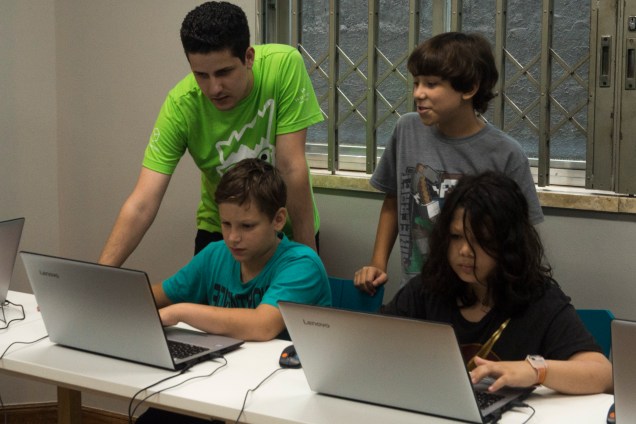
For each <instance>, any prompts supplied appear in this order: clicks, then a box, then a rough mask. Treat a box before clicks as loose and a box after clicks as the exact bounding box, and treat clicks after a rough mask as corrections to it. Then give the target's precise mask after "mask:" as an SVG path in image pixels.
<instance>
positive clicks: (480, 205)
mask: <svg viewBox="0 0 636 424" xmlns="http://www.w3.org/2000/svg"><path fill="white" fill-rule="evenodd" d="M458 209H463V210H464V217H463V220H464V232H466V231H468V230H470V231H471V232H472V236H473V237H474V240H475V241H476V243H478V244H479V246H480V247H481V248H482V249H483V250H484V251H485V252H486V253H487V254H488V255H490V256H491V257H492V258H494V259H495V260H496V266H495V269H494V270H493V272H492V273H491V274H490V275H489V276H488V277H487V281H483V282H481V283H483V284H485V285H486V287H487V296H488V298H489V299H491V301H492V302H493V309H497V310H499V311H500V312H502V313H504V314H506V315H508V316H513V315H515V314H517V313H520V312H522V311H523V310H524V309H525V307H526V306H527V305H528V304H529V303H530V302H531V301H532V300H534V299H536V298H538V297H540V296H541V295H542V294H543V292H544V291H545V288H546V287H547V284H556V283H555V282H554V280H553V279H552V270H551V268H550V266H549V264H547V263H545V262H544V250H543V245H542V243H541V239H540V237H539V234H538V233H537V231H536V229H535V228H534V226H533V225H532V224H531V222H530V219H529V214H528V202H527V200H526V198H525V196H524V195H523V192H522V191H521V189H520V188H519V186H518V185H517V183H516V182H515V181H514V180H512V179H510V178H509V177H507V176H505V175H503V174H501V173H497V172H493V171H487V172H484V173H482V174H479V175H473V176H464V177H462V178H461V179H460V181H459V182H458V183H457V185H456V186H455V188H454V189H453V190H452V192H451V193H450V194H449V195H448V197H447V198H446V199H445V201H444V205H443V207H442V210H441V212H440V214H439V216H438V217H437V220H436V222H435V225H434V227H433V230H432V232H431V235H430V237H429V256H428V259H427V261H426V263H425V264H424V266H423V268H422V279H423V282H424V287H425V288H426V289H428V290H431V291H433V292H435V293H438V294H440V295H442V296H443V297H445V298H447V300H448V301H450V302H457V301H459V303H460V304H461V305H463V306H471V305H474V304H475V303H476V302H477V300H478V299H477V297H476V295H475V293H474V292H473V290H472V289H471V286H470V285H469V284H467V283H465V282H463V281H462V280H461V279H460V278H459V277H458V276H457V274H455V272H454V271H453V269H452V268H451V266H450V264H449V261H448V248H449V243H450V240H451V232H450V226H451V222H452V220H453V216H454V214H455V211H456V210H458ZM467 240H470V237H467Z"/></svg>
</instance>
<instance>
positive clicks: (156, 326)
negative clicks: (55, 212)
mask: <svg viewBox="0 0 636 424" xmlns="http://www.w3.org/2000/svg"><path fill="white" fill-rule="evenodd" d="M20 255H21V258H22V261H23V263H24V265H25V268H26V271H27V275H28V278H29V282H30V283H31V287H32V289H33V294H34V295H35V299H36V301H37V303H38V305H39V307H40V311H41V313H42V319H43V321H44V325H45V327H46V330H47V332H48V335H49V339H50V340H51V341H52V342H53V343H57V344H60V345H63V346H67V347H72V348H75V349H81V350H85V351H89V352H93V353H98V354H101V355H106V356H112V357H116V358H121V359H126V360H129V361H133V362H139V363H142V364H146V365H152V366H156V367H160V368H166V369H172V370H177V369H182V368H184V367H186V366H189V365H191V364H193V363H196V362H201V361H203V360H207V359H209V358H211V357H213V356H216V355H221V354H222V353H225V352H228V351H230V350H233V349H235V348H237V347H238V346H240V345H241V344H242V343H243V341H242V340H237V339H233V338H230V337H224V336H217V335H211V334H206V333H202V332H198V331H192V330H188V329H184V328H177V327H170V328H167V329H164V328H163V326H162V324H161V319H160V317H159V312H158V311H157V307H156V304H155V301H154V297H153V295H152V290H151V287H150V283H149V281H148V276H147V275H146V273H144V272H142V271H135V270H130V269H124V268H114V267H109V266H104V265H98V264H94V263H90V262H82V261H76V260H71V259H65V258H59V257H54V256H47V255H41V254H37V253H31V252H20Z"/></svg>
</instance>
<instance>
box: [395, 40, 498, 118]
mask: <svg viewBox="0 0 636 424" xmlns="http://www.w3.org/2000/svg"><path fill="white" fill-rule="evenodd" d="M406 67H407V68H408V70H409V72H410V73H411V75H413V76H420V75H434V76H438V77H440V78H442V79H444V80H447V81H449V82H450V84H451V86H452V87H453V88H454V89H455V90H456V91H459V92H461V93H467V92H469V91H471V90H472V89H473V87H474V86H476V85H477V86H478V89H477V92H476V93H475V95H474V96H473V99H472V100H473V108H474V109H475V110H476V111H477V112H479V113H484V112H486V110H487V109H488V102H490V100H492V99H493V98H494V97H495V93H494V92H493V89H494V87H495V84H496V83H497V79H499V73H498V72H497V66H496V65H495V58H494V56H493V54H492V49H491V47H490V43H489V42H488V40H486V39H485V38H484V37H483V36H481V35H479V34H466V33H463V32H445V33H442V34H439V35H436V36H434V37H432V38H429V39H428V40H426V41H424V42H423V43H421V44H420V45H418V46H417V47H416V48H415V49H414V50H413V52H412V53H411V54H410V56H409V59H408V62H407V65H406Z"/></svg>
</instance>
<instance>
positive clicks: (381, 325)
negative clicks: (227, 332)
mask: <svg viewBox="0 0 636 424" xmlns="http://www.w3.org/2000/svg"><path fill="white" fill-rule="evenodd" d="M279 308H280V311H281V313H282V315H283V319H284V320H285V324H286V325H287V330H288V331H289V334H290V336H291V340H292V343H293V344H294V346H295V348H296V352H297V353H298V357H299V359H300V362H301V365H302V368H303V370H304V372H305V376H306V377H307V382H308V383H309V387H310V388H311V389H312V390H314V391H316V392H318V393H323V394H327V395H332V396H338V397H343V398H347V399H353V400H358V401H363V402H369V403H373V404H379V405H384V406H389V407H394V408H399V409H406V410H409V411H415V412H420V413H424V414H429V415H435V416H440V417H445V418H452V419H456V420H462V421H467V422H472V423H487V422H491V421H496V420H497V419H498V418H499V417H500V414H501V413H503V411H505V410H507V409H509V408H510V401H511V400H514V399H519V400H520V399H522V398H524V397H526V396H527V395H528V394H529V393H530V392H531V391H532V389H531V388H530V389H523V390H518V389H515V390H513V389H510V390H504V391H500V392H501V393H500V392H497V395H498V396H496V399H492V400H491V401H492V402H493V403H491V404H490V405H488V406H485V407H484V408H480V407H478V398H483V397H489V395H490V394H488V393H485V390H486V388H487V386H488V385H487V383H486V382H484V383H482V384H480V385H478V386H477V387H475V386H473V385H472V384H471V382H470V378H469V375H468V371H467V370H466V367H465V365H464V361H463V359H462V355H461V352H460V348H459V344H458V342H457V338H456V336H455V332H454V330H453V328H452V327H451V326H450V325H448V324H442V323H434V322H430V321H421V320H412V319H404V318H398V317H392V316H386V315H377V314H369V313H364V312H353V311H346V310H341V309H334V308H325V307H319V306H308V305H301V304H296V303H289V302H279ZM482 392H483V394H480V393H482Z"/></svg>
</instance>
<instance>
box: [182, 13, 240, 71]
mask: <svg viewBox="0 0 636 424" xmlns="http://www.w3.org/2000/svg"><path fill="white" fill-rule="evenodd" d="M181 44H183V50H184V51H185V53H186V56H187V55H188V54H189V53H210V52H218V51H223V50H230V51H231V52H232V55H233V56H235V57H238V58H239V59H241V61H242V62H243V63H245V52H246V51H247V48H248V47H249V46H250V28H249V25H248V23H247V17H246V16H245V12H243V9H241V8H240V7H238V6H237V5H235V4H232V3H228V2H224V1H210V2H207V3H203V4H202V5H200V6H197V7H196V8H195V9H193V10H192V11H190V12H189V13H188V14H187V15H186V17H185V19H184V20H183V23H182V24H181Z"/></svg>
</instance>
